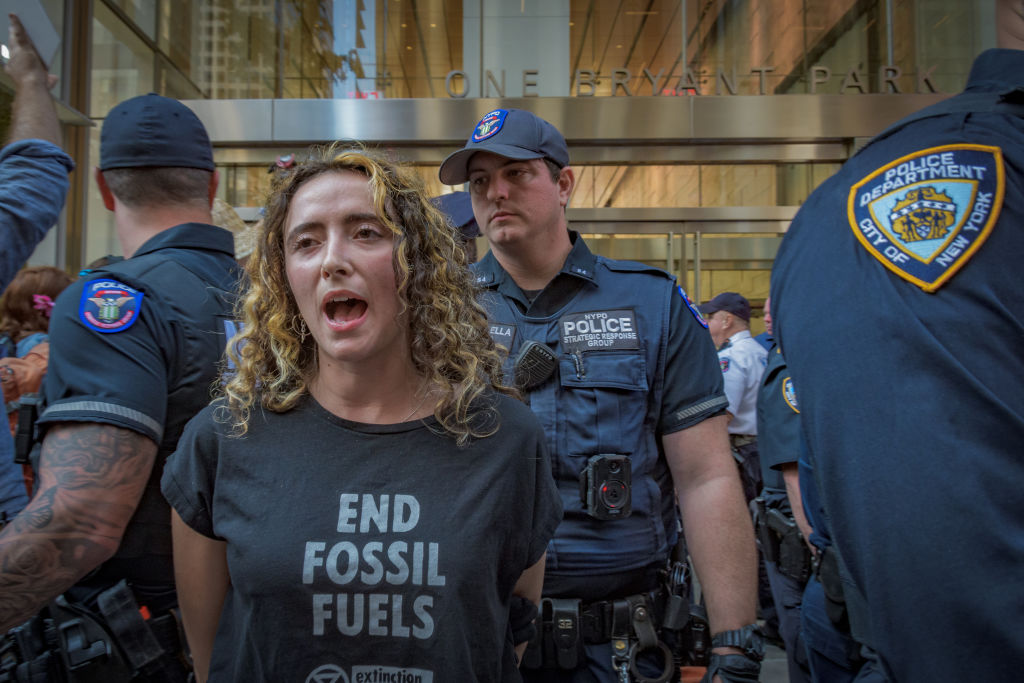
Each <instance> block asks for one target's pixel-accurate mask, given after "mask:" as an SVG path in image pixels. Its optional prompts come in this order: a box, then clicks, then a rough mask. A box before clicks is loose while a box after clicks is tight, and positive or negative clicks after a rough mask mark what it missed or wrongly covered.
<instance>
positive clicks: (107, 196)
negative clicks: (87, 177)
mask: <svg viewBox="0 0 1024 683" xmlns="http://www.w3.org/2000/svg"><path fill="white" fill-rule="evenodd" d="M96 184H97V185H98V186H99V188H100V196H101V197H103V206H105V207H106V208H107V211H113V210H114V193H113V192H111V191H110V186H109V185H107V181H106V179H105V178H104V177H103V171H101V170H100V169H99V167H98V166H97V167H96Z"/></svg>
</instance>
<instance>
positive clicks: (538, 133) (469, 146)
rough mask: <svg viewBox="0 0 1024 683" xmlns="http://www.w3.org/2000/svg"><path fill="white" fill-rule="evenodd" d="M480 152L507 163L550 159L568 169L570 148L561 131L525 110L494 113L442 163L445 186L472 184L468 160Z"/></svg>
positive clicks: (488, 115)
mask: <svg viewBox="0 0 1024 683" xmlns="http://www.w3.org/2000/svg"><path fill="white" fill-rule="evenodd" d="M477 152H491V153H492V154H497V155H498V156H502V157H505V158H506V159H520V160H524V161H525V160H527V159H550V160H551V161H553V162H555V163H556V164H558V165H559V166H560V167H563V166H568V165H569V148H568V146H567V145H566V144H565V138H564V137H562V134H561V133H559V132H558V129H557V128H555V127H554V126H552V125H551V124H550V123H548V122H547V121H545V120H544V119H542V118H540V117H539V116H537V115H536V114H533V113H531V112H528V111H525V110H523V109H495V110H494V111H491V112H488V113H486V114H484V117H483V118H482V119H480V122H479V123H477V124H476V127H475V128H474V129H473V133H472V135H470V136H469V140H467V141H466V146H465V147H463V148H462V149H460V150H459V151H457V152H455V153H453V154H450V155H449V156H448V158H447V159H445V160H444V161H443V162H441V169H440V171H439V172H438V175H439V176H440V178H441V182H442V183H444V184H445V185H458V184H460V183H464V182H466V181H467V180H469V169H468V167H469V159H470V157H472V156H473V155H474V154H476V153H477Z"/></svg>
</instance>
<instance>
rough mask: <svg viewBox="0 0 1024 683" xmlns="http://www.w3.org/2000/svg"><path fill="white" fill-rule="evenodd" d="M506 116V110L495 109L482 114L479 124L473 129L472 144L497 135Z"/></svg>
mask: <svg viewBox="0 0 1024 683" xmlns="http://www.w3.org/2000/svg"><path fill="white" fill-rule="evenodd" d="M506 116H508V110H507V109H495V110H494V111H492V112H489V113H487V114H484V117H483V118H482V119H480V123H478V124H476V128H474V129H473V142H481V141H483V140H486V139H487V138H489V137H491V136H493V135H497V134H498V131H500V130H501V127H502V126H503V125H505V117H506Z"/></svg>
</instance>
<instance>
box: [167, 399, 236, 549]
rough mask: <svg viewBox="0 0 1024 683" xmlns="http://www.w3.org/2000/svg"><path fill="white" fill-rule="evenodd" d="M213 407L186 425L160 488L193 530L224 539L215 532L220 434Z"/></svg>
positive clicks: (210, 536)
mask: <svg viewBox="0 0 1024 683" xmlns="http://www.w3.org/2000/svg"><path fill="white" fill-rule="evenodd" d="M216 405H218V404H214V406H216ZM214 406H208V407H207V408H205V409H204V410H203V411H202V412H200V413H199V414H198V415H196V416H195V417H193V418H192V419H191V420H190V421H189V423H188V424H187V425H186V426H185V431H184V433H182V435H181V438H180V439H179V440H178V449H177V450H176V451H174V453H172V454H171V456H170V457H169V458H167V462H166V463H165V464H164V473H163V477H162V478H161V480H160V490H161V491H162V492H163V494H164V498H166V499H167V503H168V504H169V505H170V506H171V507H172V508H174V510H175V511H176V512H177V513H178V516H179V517H181V520H182V521H183V522H185V524H187V525H188V526H189V527H190V528H191V529H193V530H194V531H196V532H197V533H200V534H202V535H203V536H206V537H207V538H213V539H215V540H224V539H222V538H220V537H218V536H217V535H216V534H214V531H213V495H214V492H215V490H216V472H217V461H218V456H219V443H220V437H221V435H220V434H219V433H218V432H219V430H218V426H217V423H216V422H215V421H214V419H213V411H214V410H215V407H214ZM240 438H245V437H240Z"/></svg>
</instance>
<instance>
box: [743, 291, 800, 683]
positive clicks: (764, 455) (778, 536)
mask: <svg viewBox="0 0 1024 683" xmlns="http://www.w3.org/2000/svg"><path fill="white" fill-rule="evenodd" d="M764 323H765V328H766V330H765V333H766V334H767V335H768V338H769V339H771V338H772V337H771V334H772V324H773V320H772V317H771V298H770V297H769V298H768V299H765V302H764ZM757 434H758V438H757V443H758V453H759V457H760V461H761V478H762V481H763V482H764V483H763V487H762V489H761V495H760V496H758V498H757V502H756V510H757V514H756V518H755V528H756V531H757V535H758V538H759V539H760V543H761V551H762V554H763V556H764V558H765V573H766V575H767V578H768V582H769V585H770V588H771V595H772V601H773V603H774V605H775V611H776V613H777V614H778V620H779V633H780V635H781V636H782V640H783V643H785V646H786V661H787V664H788V668H789V680H790V683H805V682H807V681H810V680H811V679H810V669H809V666H808V663H807V653H806V651H805V649H804V642H803V638H802V637H801V633H800V614H801V608H800V605H801V602H802V600H803V591H804V586H805V585H806V583H807V580H808V578H809V577H810V567H811V555H810V550H809V549H808V547H807V545H806V540H805V539H806V538H807V537H808V536H809V535H810V532H811V529H810V525H809V524H808V523H807V517H806V516H805V515H804V511H803V506H802V501H801V497H800V488H799V476H798V469H797V462H798V461H799V457H800V408H799V403H798V401H797V397H796V389H795V387H794V386H793V379H792V377H790V373H789V371H788V369H787V367H786V360H785V358H783V356H782V350H781V349H780V348H779V346H778V344H775V343H772V346H771V350H770V351H769V352H768V364H767V366H766V367H765V370H764V375H763V376H762V378H761V386H760V388H759V390H758V394H757Z"/></svg>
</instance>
